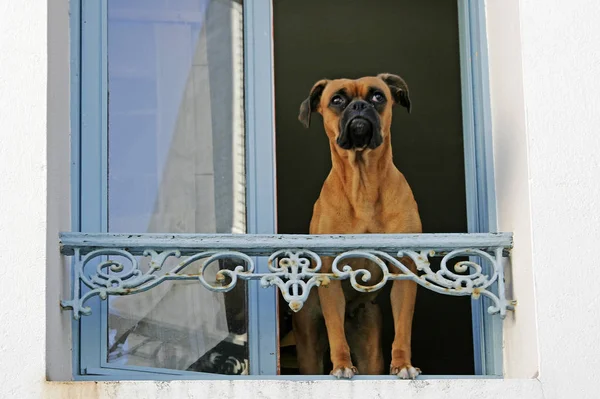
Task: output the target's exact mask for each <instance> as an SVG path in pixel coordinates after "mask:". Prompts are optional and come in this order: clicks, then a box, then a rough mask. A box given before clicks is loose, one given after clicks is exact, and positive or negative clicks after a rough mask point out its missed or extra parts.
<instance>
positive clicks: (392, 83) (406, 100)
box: [377, 73, 410, 114]
mask: <svg viewBox="0 0 600 399" xmlns="http://www.w3.org/2000/svg"><path fill="white" fill-rule="evenodd" d="M377 77H378V78H379V79H381V80H383V81H384V82H385V84H387V85H388V87H389V88H390V91H391V92H392V96H393V97H394V102H395V103H396V104H400V105H402V106H403V107H404V108H406V109H407V110H408V113H409V114H410V97H409V95H408V85H407V84H406V82H405V81H404V79H402V78H401V77H400V76H398V75H392V74H391V73H380V74H379V75H377Z"/></svg>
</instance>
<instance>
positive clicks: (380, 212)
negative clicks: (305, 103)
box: [294, 77, 421, 377]
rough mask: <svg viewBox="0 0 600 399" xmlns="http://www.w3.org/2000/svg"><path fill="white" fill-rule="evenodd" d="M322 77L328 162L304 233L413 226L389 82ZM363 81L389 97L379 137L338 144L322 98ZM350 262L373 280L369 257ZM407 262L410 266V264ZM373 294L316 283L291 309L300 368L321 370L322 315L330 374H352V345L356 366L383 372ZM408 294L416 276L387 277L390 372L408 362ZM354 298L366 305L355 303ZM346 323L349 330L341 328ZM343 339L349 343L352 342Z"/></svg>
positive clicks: (359, 89) (358, 91) (335, 123)
mask: <svg viewBox="0 0 600 399" xmlns="http://www.w3.org/2000/svg"><path fill="white" fill-rule="evenodd" d="M323 82H326V83H327V84H326V86H325V88H324V90H323V93H322V95H321V99H320V103H319V106H318V108H317V109H316V111H317V112H319V113H321V114H322V116H323V124H324V128H325V132H326V133H327V136H328V138H329V143H330V150H331V159H332V169H331V172H330V173H329V175H328V177H327V179H326V180H325V182H324V184H323V188H322V190H321V194H320V196H319V199H318V200H317V201H316V203H315V205H314V209H313V216H312V220H311V223H310V233H311V234H365V233H420V232H421V221H420V218H419V213H418V209H417V204H416V202H415V200H414V197H413V194H412V191H411V189H410V187H409V185H408V183H407V181H406V179H405V178H404V175H403V174H402V173H400V171H399V170H398V169H397V168H396V167H395V166H394V163H393V161H392V146H391V135H390V134H391V133H390V126H391V122H392V106H393V103H394V102H393V99H392V93H391V91H390V88H389V87H388V85H387V84H386V83H385V82H384V81H383V80H382V79H380V78H379V77H364V78H361V79H357V80H349V79H338V80H332V81H320V82H317V84H316V85H315V87H316V86H317V85H319V84H322V83H323ZM369 87H377V88H379V89H381V91H382V92H384V93H385V95H386V97H387V100H388V101H387V104H386V106H385V109H384V110H383V112H381V114H380V120H381V133H382V136H383V144H381V145H380V146H379V147H377V148H375V149H369V148H366V149H364V150H344V149H342V148H340V147H339V146H338V145H337V144H336V141H335V140H336V138H337V137H338V135H339V133H340V132H339V115H338V114H337V113H336V112H334V111H332V110H331V109H330V108H329V107H328V104H329V102H330V99H331V97H332V96H333V95H334V94H335V93H336V92H337V91H338V90H339V89H341V88H344V89H345V90H346V92H348V93H349V94H350V96H351V97H353V98H364V97H365V96H366V95H367V92H368V90H369ZM331 263H332V259H331V258H323V272H329V271H331ZM351 264H352V266H353V268H355V269H356V268H358V267H360V268H367V269H369V270H371V271H372V272H373V273H374V275H373V277H372V279H371V281H372V282H373V283H375V282H377V281H379V280H380V278H381V272H380V269H379V268H378V267H376V266H375V267H374V265H373V264H371V263H370V262H368V261H364V260H363V261H361V260H356V261H352V262H351ZM411 267H413V268H414V265H411ZM376 295H377V293H369V294H362V293H358V292H356V291H354V290H353V289H352V288H351V287H348V286H347V284H342V283H341V282H339V281H333V282H331V283H330V284H329V285H328V286H327V287H320V288H318V298H317V295H316V294H315V292H314V291H313V292H312V293H311V295H310V296H311V298H309V301H308V302H307V303H306V304H305V306H304V308H303V309H302V310H301V311H300V312H299V313H298V314H296V315H295V316H294V331H295V335H296V340H297V349H298V353H299V356H298V361H299V366H300V371H301V372H302V373H303V374H321V373H322V372H323V370H322V368H323V367H322V361H321V360H320V357H321V358H322V354H323V352H322V351H323V345H322V344H319V341H320V339H321V338H320V337H318V336H314V335H315V334H321V332H320V330H319V328H318V325H319V320H320V318H321V317H323V318H324V320H325V325H326V328H327V336H328V341H329V347H330V349H331V361H332V363H333V370H332V374H336V375H338V376H339V375H342V376H343V377H351V376H352V374H353V373H354V372H356V368H355V366H354V364H353V363H352V361H351V357H350V354H351V353H352V354H353V356H354V358H355V359H356V364H357V365H358V372H359V373H362V374H381V373H382V372H383V367H384V365H383V357H382V353H381V345H380V336H381V314H380V310H379V308H378V307H377V306H376V305H373V304H371V301H372V300H373V299H374V298H375V296H376ZM415 296H416V285H415V283H413V282H406V281H404V282H400V281H396V282H394V285H393V287H392V293H391V299H392V302H393V305H392V310H393V315H394V326H395V339H394V343H393V346H392V364H391V372H392V373H393V374H398V373H400V370H401V369H403V368H406V367H411V363H410V338H411V337H410V335H411V325H412V315H413V310H414V303H415ZM318 299H319V300H318ZM319 302H320V303H319ZM359 303H363V304H367V305H366V306H363V307H360V308H359V307H358V306H357V304H359ZM348 308H351V309H359V310H358V311H357V313H358V315H357V316H356V317H353V320H352V321H353V322H354V323H353V324H352V323H350V324H349V323H348V320H345V319H346V314H347V313H348ZM321 315H322V316H321ZM347 328H348V329H350V331H346V329H347ZM347 338H348V339H347ZM348 341H350V342H351V343H352V345H353V347H352V348H351V347H350V346H349V344H348ZM319 352H320V353H319Z"/></svg>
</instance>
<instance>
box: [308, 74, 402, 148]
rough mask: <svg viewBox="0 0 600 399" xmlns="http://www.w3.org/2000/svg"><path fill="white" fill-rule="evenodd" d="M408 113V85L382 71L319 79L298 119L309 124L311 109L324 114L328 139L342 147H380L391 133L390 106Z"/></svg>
mask: <svg viewBox="0 0 600 399" xmlns="http://www.w3.org/2000/svg"><path fill="white" fill-rule="evenodd" d="M394 104H400V105H401V106H403V107H405V108H406V109H407V110H408V112H410V97H409V95H408V86H407V85H406V83H405V82H404V80H402V78H401V77H400V76H397V75H392V74H389V73H382V74H379V75H377V76H367V77H363V78H360V79H356V80H351V79H336V80H327V79H324V80H320V81H318V82H317V83H315V85H314V86H313V88H312V89H311V91H310V95H309V96H308V98H306V100H304V101H303V102H302V104H301V105H300V114H299V115H298V119H299V120H300V122H302V124H303V125H304V126H305V127H308V126H309V125H310V116H311V114H312V113H313V112H318V113H320V114H321V115H323V125H324V126H325V131H326V132H327V135H328V136H329V139H330V140H332V141H335V143H336V144H337V145H338V146H339V147H340V148H342V149H344V150H364V149H366V148H370V149H375V148H377V147H379V146H380V145H381V144H382V143H383V141H384V139H385V138H386V136H389V134H390V125H391V123H392V106H393V105H394Z"/></svg>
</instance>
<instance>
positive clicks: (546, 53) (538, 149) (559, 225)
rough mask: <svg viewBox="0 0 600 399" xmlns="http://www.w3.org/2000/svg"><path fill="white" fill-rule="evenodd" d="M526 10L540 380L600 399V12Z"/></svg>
mask: <svg viewBox="0 0 600 399" xmlns="http://www.w3.org/2000/svg"><path fill="white" fill-rule="evenodd" d="M520 12H521V30H522V31H521V37H522V39H521V40H522V57H523V77H524V82H525V83H524V86H523V88H524V98H525V109H526V119H527V136H528V140H527V142H528V152H529V190H530V200H531V225H532V233H533V234H532V261H533V266H534V281H535V298H536V302H537V325H538V340H539V353H540V379H541V380H542V382H543V384H544V392H545V394H546V396H547V397H548V398H584V397H585V398H592V397H598V388H600V383H599V382H598V378H597V372H598V370H600V357H599V356H598V353H600V340H598V335H599V332H600V312H599V311H598V307H597V306H598V300H599V299H600V290H598V289H597V287H594V286H593V285H592V284H594V282H595V281H596V279H597V278H598V272H599V271H600V269H599V268H598V263H597V250H598V242H600V223H599V222H600V207H599V205H600V185H599V184H598V178H599V177H600V134H599V132H600V113H599V112H598V104H599V102H600V79H598V76H599V73H600V47H599V45H598V43H600V25H599V24H598V21H600V4H599V3H598V2H597V1H593V0H578V1H564V0H544V1H536V0H522V1H521V10H520Z"/></svg>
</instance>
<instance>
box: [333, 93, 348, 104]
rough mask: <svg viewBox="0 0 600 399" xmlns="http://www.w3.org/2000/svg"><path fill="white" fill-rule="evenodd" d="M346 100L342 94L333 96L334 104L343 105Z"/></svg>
mask: <svg viewBox="0 0 600 399" xmlns="http://www.w3.org/2000/svg"><path fill="white" fill-rule="evenodd" d="M345 102H346V100H345V99H344V97H342V96H340V95H335V96H333V97H331V103H332V104H333V105H343V104H344V103H345Z"/></svg>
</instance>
